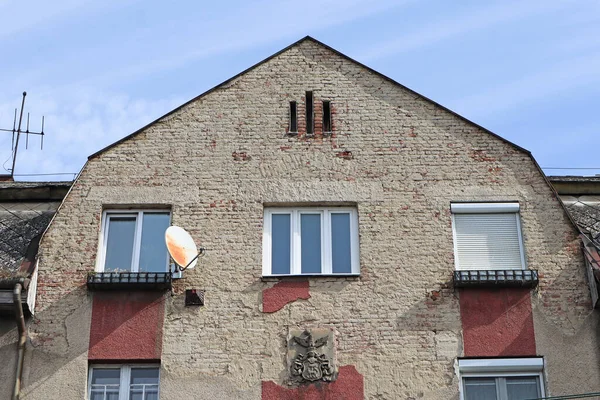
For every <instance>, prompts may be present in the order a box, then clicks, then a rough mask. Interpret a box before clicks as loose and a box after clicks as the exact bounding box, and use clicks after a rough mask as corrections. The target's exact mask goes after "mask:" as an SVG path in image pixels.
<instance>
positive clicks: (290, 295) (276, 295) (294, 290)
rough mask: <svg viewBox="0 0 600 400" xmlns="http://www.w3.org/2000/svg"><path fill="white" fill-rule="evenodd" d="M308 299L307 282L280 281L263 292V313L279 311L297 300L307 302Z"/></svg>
mask: <svg viewBox="0 0 600 400" xmlns="http://www.w3.org/2000/svg"><path fill="white" fill-rule="evenodd" d="M309 298H310V293H309V292H308V280H301V281H281V282H278V283H277V284H275V286H273V287H271V288H268V289H265V290H263V295H262V302H263V312H266V313H272V312H275V311H279V310H281V309H282V308H283V306H285V305H286V304H288V303H291V302H293V301H296V300H298V299H303V300H308V299H309Z"/></svg>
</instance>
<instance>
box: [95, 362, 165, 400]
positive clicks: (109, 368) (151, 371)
mask: <svg viewBox="0 0 600 400" xmlns="http://www.w3.org/2000/svg"><path fill="white" fill-rule="evenodd" d="M158 379H159V367H158V366H156V365H151V366H144V365H98V366H91V367H90V376H89V385H88V398H89V400H158Z"/></svg>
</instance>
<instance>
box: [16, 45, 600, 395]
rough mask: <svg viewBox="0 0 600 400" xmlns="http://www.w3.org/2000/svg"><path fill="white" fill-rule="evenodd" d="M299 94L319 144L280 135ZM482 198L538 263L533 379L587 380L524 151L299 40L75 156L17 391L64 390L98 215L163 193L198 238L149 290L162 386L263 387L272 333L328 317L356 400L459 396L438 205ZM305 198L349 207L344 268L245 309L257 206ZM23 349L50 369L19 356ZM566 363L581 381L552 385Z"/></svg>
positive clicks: (554, 224)
mask: <svg viewBox="0 0 600 400" xmlns="http://www.w3.org/2000/svg"><path fill="white" fill-rule="evenodd" d="M307 90H312V91H314V94H315V102H316V103H317V102H319V101H321V100H330V101H331V102H332V105H333V126H334V135H332V136H331V137H322V136H320V135H316V137H315V138H306V137H289V136H287V135H285V133H286V129H287V124H288V118H287V116H288V103H289V101H291V100H296V101H298V103H299V118H298V121H299V123H300V122H301V121H303V115H302V114H301V110H303V108H302V107H300V105H302V104H303V101H304V99H303V97H304V93H305V91H307ZM315 119H318V116H317V117H316V118H315ZM300 125H301V128H302V124H300ZM350 153H351V156H350ZM495 200H510V201H519V203H520V204H521V218H522V225H523V231H524V237H525V248H526V252H527V262H528V266H529V267H530V268H532V269H537V270H539V271H540V274H541V279H540V285H539V288H538V289H537V290H535V291H532V293H531V298H532V305H533V313H534V323H535V328H536V343H537V351H538V353H539V354H540V355H544V356H546V357H547V358H548V360H552V362H553V363H556V364H552V365H549V366H548V368H547V372H548V374H549V381H550V387H549V388H550V390H551V391H552V389H553V386H552V385H555V386H554V387H555V388H556V390H555V393H557V391H563V390H564V391H567V393H568V392H570V393H576V392H579V391H582V390H583V389H585V388H586V387H587V386H586V385H588V386H589V388H590V391H591V389H592V388H593V387H597V385H598V383H600V382H598V373H597V367H596V365H597V360H596V353H595V346H594V345H593V343H592V342H591V339H589V340H587V342H586V343H580V344H578V345H577V346H574V344H573V343H570V338H572V337H574V336H576V335H581V334H582V331H585V332H584V336H585V337H588V338H594V340H595V333H593V330H592V329H591V328H590V327H591V326H593V325H594V324H595V323H596V320H595V319H594V318H595V317H594V318H592V316H591V310H590V305H589V302H590V299H589V295H588V292H587V283H586V280H585V275H584V267H583V264H582V262H583V261H582V257H581V254H580V249H579V242H578V241H577V238H576V234H575V231H574V229H573V228H572V226H571V225H570V224H569V222H568V220H567V218H566V216H565V214H564V210H563V209H562V207H561V206H560V204H559V202H558V201H557V199H556V198H555V195H554V193H553V192H552V191H551V189H550V188H549V187H548V185H547V184H546V182H545V181H544V179H543V177H542V176H541V174H540V172H539V170H538V169H537V167H536V166H535V164H534V163H533V161H532V160H531V159H530V157H529V156H528V155H527V154H525V153H524V152H522V151H519V150H517V149H516V148H515V147H513V146H511V145H510V144H508V143H506V142H503V141H501V140H499V139H497V138H494V137H492V136H491V135H489V134H488V133H486V132H484V131H482V130H481V129H479V128H477V127H475V126H473V125H471V124H469V123H467V122H465V121H464V120H462V119H460V118H458V117H457V116H455V115H452V114H450V113H448V112H447V111H445V110H443V109H441V108H439V107H437V106H435V105H434V104H432V103H430V102H428V101H426V100H424V99H422V98H420V97H419V96H417V95H415V94H414V93H412V92H410V91H408V90H404V89H402V88H400V87H398V86H397V85H395V84H393V83H391V82H389V81H387V80H384V79H383V78H381V77H379V76H377V75H374V74H372V73H371V72H369V71H368V70H366V69H364V68H362V67H360V66H358V65H357V64H354V63H352V62H350V61H348V60H347V59H344V58H341V57H339V56H338V55H337V54H334V53H333V52H331V51H330V50H328V49H326V48H323V47H321V46H319V45H317V44H316V43H314V42H312V41H310V40H308V41H303V42H301V43H300V44H298V45H297V46H295V47H292V48H290V49H289V50H287V51H286V52H284V53H282V54H280V55H279V56H277V57H275V58H273V59H271V60H269V61H267V62H266V63H263V64H261V65H259V66H257V67H256V68H254V69H253V70H250V71H249V72H247V73H246V74H244V75H242V76H240V77H238V78H237V79H235V80H233V81H231V82H229V83H228V84H226V85H225V86H223V87H221V88H218V89H216V90H215V91H213V92H211V93H210V94H208V95H207V96H205V97H202V98H200V99H198V100H196V101H194V102H192V103H190V104H188V105H187V106H185V107H183V108H182V109H180V110H179V111H177V112H175V113H173V114H171V115H169V116H167V117H165V118H163V119H162V120H160V121H158V122H157V123H155V124H153V125H152V126H149V127H148V128H146V129H145V130H143V131H142V132H141V133H139V134H138V135H136V136H134V137H133V138H131V139H129V140H127V141H125V142H123V143H121V144H119V145H118V146H116V147H113V148H110V149H108V150H107V151H105V152H103V153H101V154H100V155H98V156H97V157H95V158H92V159H91V160H90V161H89V163H88V164H87V166H86V168H85V170H84V171H83V173H82V174H81V176H80V178H79V179H78V181H77V182H76V184H75V185H74V188H73V190H72V192H71V193H70V194H69V196H68V198H67V199H66V200H65V203H64V205H63V207H62V208H61V210H60V211H59V213H58V215H57V217H56V220H55V221H54V223H53V225H52V226H51V228H50V230H49V231H48V233H47V235H46V236H45V238H44V241H43V243H42V248H41V263H40V282H39V289H38V290H39V292H38V293H39V296H38V307H39V310H40V311H39V312H38V314H37V316H36V321H35V324H32V325H30V337H31V340H32V343H34V344H35V352H34V356H33V358H34V360H33V361H32V367H31V368H30V370H29V372H28V373H27V375H26V378H25V384H26V390H28V391H29V392H28V393H29V397H28V398H42V397H43V396H42V395H41V393H43V394H44V396H45V397H43V398H45V399H50V398H59V397H60V398H63V399H64V398H67V399H68V398H81V396H82V394H83V392H84V390H85V381H86V377H85V367H86V362H87V361H86V360H87V348H88V342H87V341H88V338H89V318H90V314H91V311H90V310H91V296H92V295H91V294H89V293H87V290H86V288H85V285H84V282H85V277H86V274H87V272H89V271H92V270H93V269H94V265H95V261H96V252H97V247H98V237H99V232H100V219H101V212H102V209H103V206H106V205H135V206H139V205H143V204H162V205H170V206H171V209H172V221H173V224H175V225H179V226H182V227H184V228H185V229H187V230H188V231H189V232H190V233H191V234H192V236H193V237H194V238H195V239H196V241H197V242H198V243H199V244H200V245H201V246H203V247H205V248H206V249H207V255H206V256H205V257H204V258H202V259H201V261H200V263H199V266H198V267H197V268H196V269H195V270H192V271H187V272H186V273H185V279H184V280H182V281H178V282H177V283H176V285H175V289H174V290H175V296H174V297H171V296H170V295H167V296H166V297H167V299H166V303H167V305H166V312H165V322H164V331H163V345H162V357H161V365H162V367H163V368H162V382H161V391H162V393H161V398H180V396H181V395H182V394H184V395H185V394H190V395H192V394H193V396H192V397H191V398H217V399H218V398H260V392H261V381H273V382H276V383H278V384H282V383H283V381H284V379H285V377H286V375H287V373H286V364H285V363H286V361H285V353H286V351H285V343H286V337H287V334H288V329H289V328H290V327H299V328H312V327H331V328H333V329H334V330H335V334H336V346H337V362H338V365H340V366H343V365H353V366H355V367H356V370H357V371H358V372H359V373H360V374H362V375H363V376H364V391H365V398H377V397H376V396H377V395H379V396H380V398H385V399H399V398H407V397H415V398H418V397H424V398H439V399H448V398H457V396H458V378H457V376H456V373H455V368H454V365H455V360H456V357H457V356H461V355H463V349H462V328H461V322H460V313H459V302H458V297H459V294H458V292H455V291H454V290H453V287H452V283H451V274H452V271H453V270H454V259H453V244H452V230H451V217H450V211H449V210H450V202H451V201H495ZM305 202H310V203H313V202H316V203H318V204H328V203H332V202H349V203H355V204H357V207H358V214H359V234H360V261H361V277H360V278H318V279H310V280H309V292H310V298H309V299H307V300H299V301H295V302H292V303H290V304H287V305H285V306H284V307H283V308H282V309H281V310H279V311H277V312H274V313H263V312H262V311H261V307H262V291H263V290H264V289H267V288H270V287H272V286H274V285H275V283H277V281H275V280H261V272H262V218H263V204H265V203H266V204H271V203H287V204H292V203H305ZM65 232H68V234H65ZM186 288H200V289H205V290H206V305H205V306H204V307H202V308H199V309H198V308H185V307H183V296H182V292H183V290H184V289H186ZM74 316H77V318H75V319H74ZM63 322H64V323H63ZM86 324H87V325H86ZM537 332H544V333H543V335H546V333H548V337H546V336H544V337H538V336H539V335H540V334H538V333H537ZM550 336H552V337H553V338H554V339H552V340H550V339H549V337H550ZM74 338H77V339H74ZM556 341H559V342H560V346H558V347H557V346H556ZM36 353H39V354H40V356H38V358H37V359H38V360H44V362H47V360H48V359H53V360H55V361H53V363H54V364H52V365H53V368H44V369H42V368H39V367H35V363H36V362H41V361H36V359H35V357H36V356H35V354H36ZM567 354H569V355H574V354H576V355H577V356H576V357H575V356H574V357H571V358H570V357H568V356H567ZM576 359H578V360H579V362H582V360H583V362H584V363H585V365H586V368H588V369H589V370H591V371H594V372H595V373H590V374H591V375H592V379H591V380H590V379H588V380H587V381H582V382H580V381H575V382H573V381H567V380H564V379H563V378H561V374H560V369H561V368H565V363H566V365H567V367H566V368H568V365H571V364H569V362H571V363H572V364H573V363H575V362H576ZM594 362H595V364H594ZM559 364H562V367H561V366H559ZM578 369H580V368H578ZM70 370H73V371H77V372H76V373H71V372H72V371H71V372H69V371H70ZM68 375H71V378H70V382H71V383H70V385H67V387H65V388H64V389H61V391H60V394H59V392H53V386H52V382H56V381H57V380H58V381H60V380H61V379H63V378H62V377H63V376H68ZM199 388H202V391H201V392H202V394H200V395H199V394H198V393H199ZM78 396H79V397H78ZM198 396H206V397H198ZM219 396H221V397H219Z"/></svg>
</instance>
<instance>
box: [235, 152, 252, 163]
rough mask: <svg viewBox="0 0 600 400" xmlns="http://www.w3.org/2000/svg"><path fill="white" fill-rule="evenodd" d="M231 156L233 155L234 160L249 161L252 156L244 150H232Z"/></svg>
mask: <svg viewBox="0 0 600 400" xmlns="http://www.w3.org/2000/svg"><path fill="white" fill-rule="evenodd" d="M231 156H232V157H233V159H234V161H250V160H252V156H250V155H249V154H247V153H246V152H245V151H242V152H239V153H238V152H237V151H234V152H233V153H232V154H231Z"/></svg>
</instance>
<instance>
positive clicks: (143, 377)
mask: <svg viewBox="0 0 600 400" xmlns="http://www.w3.org/2000/svg"><path fill="white" fill-rule="evenodd" d="M129 398H130V400H155V399H158V368H132V369H131V381H130V391H129Z"/></svg>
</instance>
